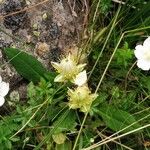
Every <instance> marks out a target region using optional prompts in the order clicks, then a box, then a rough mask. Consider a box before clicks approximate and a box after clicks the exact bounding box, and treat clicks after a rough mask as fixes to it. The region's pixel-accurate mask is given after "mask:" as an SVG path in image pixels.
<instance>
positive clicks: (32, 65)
mask: <svg viewBox="0 0 150 150" xmlns="http://www.w3.org/2000/svg"><path fill="white" fill-rule="evenodd" d="M4 52H5V53H6V55H7V57H8V59H9V60H10V63H11V64H12V65H13V66H14V67H15V69H16V70H17V72H18V73H19V74H20V75H22V76H23V77H24V78H25V79H27V80H29V81H33V82H34V83H37V82H39V81H40V78H41V77H44V76H45V74H47V73H48V71H47V70H46V69H45V68H44V67H43V66H42V64H41V63H40V62H39V61H37V59H36V58H34V57H33V56H31V55H29V54H27V53H25V52H23V51H20V50H19V49H15V48H5V49H4Z"/></svg>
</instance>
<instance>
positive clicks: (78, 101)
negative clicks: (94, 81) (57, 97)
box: [68, 85, 98, 112]
mask: <svg viewBox="0 0 150 150" xmlns="http://www.w3.org/2000/svg"><path fill="white" fill-rule="evenodd" d="M68 96H69V103H68V105H69V107H70V108H71V109H77V108H79V109H80V110H81V111H82V112H88V111H89V110H90V107H91V104H92V102H93V101H94V100H95V99H96V97H97V96H98V95H97V94H91V91H90V90H89V88H88V86H86V85H84V86H79V87H77V88H76V89H75V90H72V89H69V90H68Z"/></svg>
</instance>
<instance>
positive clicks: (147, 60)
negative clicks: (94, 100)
mask: <svg viewBox="0 0 150 150" xmlns="http://www.w3.org/2000/svg"><path fill="white" fill-rule="evenodd" d="M134 54H135V56H136V58H137V66H138V67H139V68H141V69H142V70H150V36H149V37H148V38H147V39H146V40H145V41H144V43H143V45H137V46H136V47H135V51H134Z"/></svg>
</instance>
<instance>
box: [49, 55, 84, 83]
mask: <svg viewBox="0 0 150 150" xmlns="http://www.w3.org/2000/svg"><path fill="white" fill-rule="evenodd" d="M51 64H52V66H53V67H54V68H55V69H56V70H57V72H58V73H59V75H57V76H56V78H55V79H54V82H65V81H73V79H74V78H75V77H76V75H78V74H79V73H80V72H81V71H82V70H83V68H84V67H85V65H86V64H79V65H78V64H77V61H75V58H74V57H73V56H71V55H70V54H69V55H68V57H66V58H64V59H62V60H61V62H60V63H57V62H51Z"/></svg>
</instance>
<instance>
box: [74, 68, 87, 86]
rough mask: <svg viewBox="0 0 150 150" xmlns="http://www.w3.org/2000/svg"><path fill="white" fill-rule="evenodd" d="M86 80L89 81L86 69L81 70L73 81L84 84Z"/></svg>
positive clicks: (79, 84)
mask: <svg viewBox="0 0 150 150" xmlns="http://www.w3.org/2000/svg"><path fill="white" fill-rule="evenodd" d="M86 82H87V74H86V70H84V71H82V72H80V73H79V74H78V75H77V76H76V78H75V79H74V81H73V83H75V84H76V85H78V86H82V85H83V84H85V83H86Z"/></svg>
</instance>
